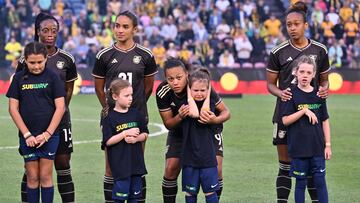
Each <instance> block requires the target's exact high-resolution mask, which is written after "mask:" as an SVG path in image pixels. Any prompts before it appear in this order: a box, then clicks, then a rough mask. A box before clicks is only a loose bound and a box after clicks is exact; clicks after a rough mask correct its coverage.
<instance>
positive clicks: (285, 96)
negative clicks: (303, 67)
mask: <svg viewBox="0 0 360 203" xmlns="http://www.w3.org/2000/svg"><path fill="white" fill-rule="evenodd" d="M278 79H279V74H277V73H272V72H269V71H267V72H266V80H267V89H268V91H269V92H270V93H271V94H272V95H274V96H275V97H280V98H281V100H282V101H287V100H289V99H291V95H292V94H291V92H290V88H286V89H285V90H280V89H279V87H278V86H277V81H278Z"/></svg>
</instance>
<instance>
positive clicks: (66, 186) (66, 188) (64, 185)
mask: <svg viewBox="0 0 360 203" xmlns="http://www.w3.org/2000/svg"><path fill="white" fill-rule="evenodd" d="M56 173H57V184H58V190H59V193H60V196H61V200H62V202H63V203H65V202H75V188H74V183H73V181H72V177H71V170H70V168H68V169H63V170H56Z"/></svg>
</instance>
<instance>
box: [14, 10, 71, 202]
mask: <svg viewBox="0 0 360 203" xmlns="http://www.w3.org/2000/svg"><path fill="white" fill-rule="evenodd" d="M58 32H59V22H58V21H57V20H56V18H55V17H53V16H51V15H48V14H45V13H40V14H38V15H37V17H36V19H35V41H40V42H41V43H43V44H44V45H45V46H46V49H47V54H48V56H47V62H46V68H50V69H51V70H53V71H54V72H55V73H56V74H58V75H59V77H60V79H61V81H62V85H63V87H64V89H65V91H66V96H65V103H66V107H67V108H66V111H65V113H64V116H63V118H62V120H61V122H60V124H59V127H58V128H59V130H60V142H59V147H58V149H57V152H56V158H55V161H54V163H55V169H56V173H57V183H58V190H59V193H60V196H61V199H62V202H74V201H75V188H74V183H73V180H72V176H71V168H70V158H71V153H72V152H73V143H72V131H71V120H70V111H69V104H70V100H71V97H72V93H73V87H74V82H75V80H76V79H77V71H76V65H75V59H74V57H73V56H72V55H71V54H69V53H68V52H66V51H64V50H62V49H60V48H58V47H56V38H57V34H58ZM24 67H25V58H24V57H23V56H22V57H21V58H20V59H19V63H18V66H17V69H16V71H17V72H18V71H21V70H23V69H24ZM25 189H26V173H25V174H24V176H23V180H22V183H21V200H22V202H27V199H26V190H25Z"/></svg>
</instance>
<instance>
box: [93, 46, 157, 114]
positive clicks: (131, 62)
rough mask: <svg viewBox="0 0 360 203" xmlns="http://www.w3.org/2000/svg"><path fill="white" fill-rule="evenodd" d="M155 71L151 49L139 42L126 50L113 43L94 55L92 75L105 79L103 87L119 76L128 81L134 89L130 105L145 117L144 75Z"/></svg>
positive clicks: (150, 74)
mask: <svg viewBox="0 0 360 203" xmlns="http://www.w3.org/2000/svg"><path fill="white" fill-rule="evenodd" d="M156 73H157V66H156V63H155V59H154V56H153V54H152V53H151V51H150V50H149V49H147V48H145V47H143V46H141V45H139V44H136V43H135V44H134V46H133V47H132V48H130V49H128V50H121V49H118V48H117V47H116V46H115V44H114V45H112V46H111V47H108V48H105V49H103V50H101V51H99V53H98V54H97V55H96V62H95V66H94V69H93V71H92V75H93V76H94V77H96V78H104V79H105V88H106V89H108V88H109V86H110V83H111V82H112V81H113V80H114V79H116V78H121V79H124V80H127V81H129V82H130V84H131V85H132V87H133V89H134V93H133V98H134V99H133V103H132V105H131V106H132V107H135V108H136V109H138V110H139V112H140V113H142V114H143V115H144V116H146V118H147V107H146V95H145V87H144V77H146V76H152V75H155V74H156Z"/></svg>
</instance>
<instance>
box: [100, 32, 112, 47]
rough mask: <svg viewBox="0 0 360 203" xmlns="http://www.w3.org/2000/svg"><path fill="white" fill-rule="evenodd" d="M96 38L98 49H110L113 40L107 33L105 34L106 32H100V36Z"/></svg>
mask: <svg viewBox="0 0 360 203" xmlns="http://www.w3.org/2000/svg"><path fill="white" fill-rule="evenodd" d="M96 38H97V40H98V42H99V46H98V47H99V48H100V49H103V48H105V47H110V46H111V45H112V44H113V43H114V40H113V38H112V37H111V35H109V33H108V32H106V30H103V31H102V32H101V35H98V36H96Z"/></svg>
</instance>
